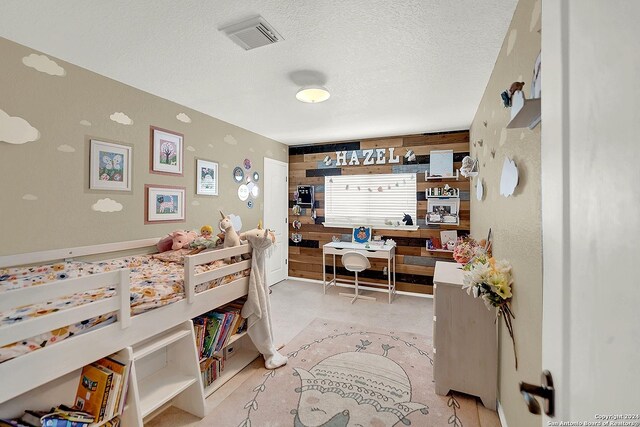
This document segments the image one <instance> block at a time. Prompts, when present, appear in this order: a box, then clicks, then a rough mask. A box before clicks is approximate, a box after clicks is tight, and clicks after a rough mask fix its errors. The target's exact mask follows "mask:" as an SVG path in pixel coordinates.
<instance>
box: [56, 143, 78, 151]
mask: <svg viewBox="0 0 640 427" xmlns="http://www.w3.org/2000/svg"><path fill="white" fill-rule="evenodd" d="M57 150H58V151H62V152H63V153H73V152H75V151H76V149H75V148H73V147H72V146H70V145H67V144H62V145H58V148H57Z"/></svg>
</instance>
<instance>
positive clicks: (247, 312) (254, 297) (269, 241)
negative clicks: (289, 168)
mask: <svg viewBox="0 0 640 427" xmlns="http://www.w3.org/2000/svg"><path fill="white" fill-rule="evenodd" d="M240 238H242V239H243V240H247V241H248V242H249V244H250V245H251V248H252V249H253V255H252V256H251V275H250V276H249V292H248V295H247V302H246V303H245V304H244V307H243V308H242V317H244V318H245V319H247V333H248V334H249V337H250V338H251V341H253V344H254V345H255V346H256V348H257V349H258V351H259V352H260V353H261V354H262V356H263V357H264V366H265V368H267V369H276V368H278V367H280V366H283V365H286V363H287V361H288V359H287V357H286V356H283V355H282V354H280V353H279V352H278V350H277V348H276V346H275V345H274V343H273V328H272V326H271V303H270V301H269V286H267V281H266V275H265V273H266V271H265V265H264V264H265V257H266V252H267V250H268V249H269V248H270V247H271V246H272V245H273V244H274V243H275V240H276V237H275V234H274V233H273V232H272V231H269V230H262V229H260V228H256V229H253V230H249V231H247V232H244V233H242V234H241V235H240Z"/></svg>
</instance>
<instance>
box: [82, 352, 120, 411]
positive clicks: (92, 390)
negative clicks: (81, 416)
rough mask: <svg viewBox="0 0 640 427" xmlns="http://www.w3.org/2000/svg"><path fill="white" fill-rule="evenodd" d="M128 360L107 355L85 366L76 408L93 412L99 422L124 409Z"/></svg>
mask: <svg viewBox="0 0 640 427" xmlns="http://www.w3.org/2000/svg"><path fill="white" fill-rule="evenodd" d="M129 367H130V364H129V363H126V364H124V363H120V362H118V361H117V360H115V359H113V358H111V357H105V358H102V359H100V360H98V361H97V362H94V363H92V364H90V365H87V366H85V367H84V368H82V373H81V375H80V383H79V384H78V390H77V392H76V398H75V408H77V409H78V410H80V411H84V412H88V413H89V414H91V415H93V417H94V419H93V421H94V422H96V423H99V422H102V421H106V420H111V419H113V418H114V417H115V416H116V415H121V414H122V412H123V411H124V405H125V401H126V394H127V386H128V383H129Z"/></svg>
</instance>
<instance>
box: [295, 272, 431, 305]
mask: <svg viewBox="0 0 640 427" xmlns="http://www.w3.org/2000/svg"><path fill="white" fill-rule="evenodd" d="M287 280H298V281H300V282H308V283H315V284H317V285H322V280H316V279H305V278H302V277H295V276H287ZM336 285H337V286H340V287H341V288H352V289H353V285H349V284H346V283H337V284H336ZM358 288H359V289H364V290H365V291H374V292H384V293H385V294H386V293H388V291H387V290H386V289H382V288H371V287H369V286H363V285H360V286H358ZM396 293H397V294H398V295H407V296H410V297H419V298H431V299H432V298H433V295H429V294H418V293H416V292H407V291H396Z"/></svg>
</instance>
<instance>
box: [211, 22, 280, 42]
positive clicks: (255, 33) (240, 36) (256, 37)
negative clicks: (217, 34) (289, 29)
mask: <svg viewBox="0 0 640 427" xmlns="http://www.w3.org/2000/svg"><path fill="white" fill-rule="evenodd" d="M220 31H224V32H225V33H226V34H227V36H229V38H230V39H231V40H233V42H234V43H235V44H237V45H238V46H240V47H242V48H243V49H244V50H251V49H255V48H257V47H260V46H266V45H268V44H273V43H277V42H279V41H281V40H284V39H283V38H282V36H281V35H280V34H278V32H277V31H276V30H275V29H274V28H273V27H272V26H271V25H269V23H268V22H267V21H266V20H265V19H264V18H263V17H262V16H256V17H255V18H250V19H247V20H245V21H242V22H239V23H237V24H233V25H229V26H228V27H224V28H221V29H220Z"/></svg>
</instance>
